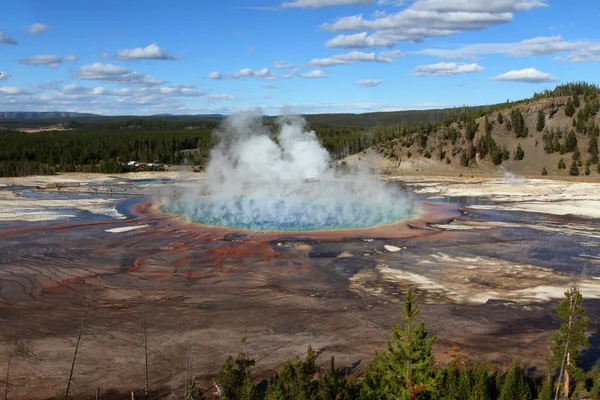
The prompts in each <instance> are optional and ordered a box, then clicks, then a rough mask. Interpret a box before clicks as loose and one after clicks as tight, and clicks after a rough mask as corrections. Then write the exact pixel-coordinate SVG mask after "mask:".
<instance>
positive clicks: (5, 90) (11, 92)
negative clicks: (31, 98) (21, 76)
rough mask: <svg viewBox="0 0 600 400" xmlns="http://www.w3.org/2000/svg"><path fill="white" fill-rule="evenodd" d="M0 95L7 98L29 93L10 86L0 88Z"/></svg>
mask: <svg viewBox="0 0 600 400" xmlns="http://www.w3.org/2000/svg"><path fill="white" fill-rule="evenodd" d="M0 93H2V94H4V95H7V96H16V95H21V94H28V93H29V92H28V91H27V90H25V89H23V88H19V87H12V86H1V87H0Z"/></svg>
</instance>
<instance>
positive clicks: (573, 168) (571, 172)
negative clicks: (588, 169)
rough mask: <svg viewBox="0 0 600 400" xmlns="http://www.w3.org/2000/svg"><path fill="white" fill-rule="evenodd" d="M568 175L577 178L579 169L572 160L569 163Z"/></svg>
mask: <svg viewBox="0 0 600 400" xmlns="http://www.w3.org/2000/svg"><path fill="white" fill-rule="evenodd" d="M569 175H572V176H579V168H578V167H577V162H576V161H575V160H573V162H572V163H571V169H570V170H569Z"/></svg>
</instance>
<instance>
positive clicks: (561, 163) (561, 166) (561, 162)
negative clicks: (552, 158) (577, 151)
mask: <svg viewBox="0 0 600 400" xmlns="http://www.w3.org/2000/svg"><path fill="white" fill-rule="evenodd" d="M558 169H567V164H565V160H563V159H562V158H561V159H560V160H558Z"/></svg>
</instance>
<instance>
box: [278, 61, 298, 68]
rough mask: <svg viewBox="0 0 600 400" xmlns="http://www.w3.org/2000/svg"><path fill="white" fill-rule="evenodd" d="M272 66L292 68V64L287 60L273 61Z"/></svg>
mask: <svg viewBox="0 0 600 400" xmlns="http://www.w3.org/2000/svg"><path fill="white" fill-rule="evenodd" d="M273 67H275V68H276V69H288V68H294V65H293V64H291V63H289V62H287V61H284V60H281V61H275V64H273Z"/></svg>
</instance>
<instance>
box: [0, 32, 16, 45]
mask: <svg viewBox="0 0 600 400" xmlns="http://www.w3.org/2000/svg"><path fill="white" fill-rule="evenodd" d="M0 44H17V41H16V40H15V39H13V38H12V37H10V36H8V35H5V34H4V33H3V32H2V31H0Z"/></svg>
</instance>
